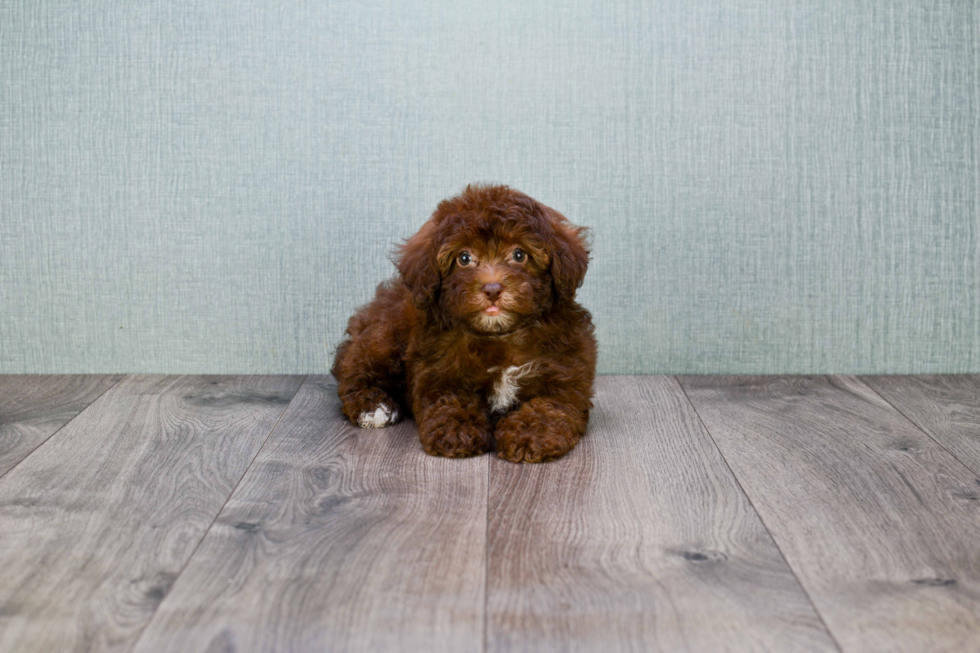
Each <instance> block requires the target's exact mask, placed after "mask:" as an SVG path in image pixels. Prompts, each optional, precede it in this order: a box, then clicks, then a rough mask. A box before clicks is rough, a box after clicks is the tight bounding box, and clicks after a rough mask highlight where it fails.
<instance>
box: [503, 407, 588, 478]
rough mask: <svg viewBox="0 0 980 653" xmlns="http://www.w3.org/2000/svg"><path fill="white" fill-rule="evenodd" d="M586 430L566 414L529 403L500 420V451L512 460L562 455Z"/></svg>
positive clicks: (543, 459) (537, 460)
mask: <svg viewBox="0 0 980 653" xmlns="http://www.w3.org/2000/svg"><path fill="white" fill-rule="evenodd" d="M582 430H584V428H583V427H581V426H579V425H578V424H577V423H575V422H574V421H573V420H570V419H569V418H568V417H567V416H566V415H565V414H559V413H553V414H551V415H548V414H547V411H540V412H538V411H536V410H534V408H532V407H531V406H529V405H527V404H525V405H524V406H522V407H521V408H519V409H517V410H515V411H514V412H512V413H510V414H508V415H507V416H505V417H504V418H503V419H501V420H500V421H499V422H497V428H496V430H495V432H494V435H495V437H496V439H497V455H498V456H499V457H501V458H503V459H504V460H509V461H510V462H512V463H543V462H546V461H549V460H554V459H556V458H561V457H562V456H564V455H565V454H566V453H568V452H569V451H571V450H572V448H574V447H575V444H576V443H577V442H578V439H579V435H580V434H581V431H582Z"/></svg>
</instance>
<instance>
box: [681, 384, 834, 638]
mask: <svg viewBox="0 0 980 653" xmlns="http://www.w3.org/2000/svg"><path fill="white" fill-rule="evenodd" d="M671 378H672V379H673V380H674V383H676V384H677V387H679V388H680V389H681V392H682V393H684V398H685V399H687V403H688V404H689V405H690V406H691V410H693V411H694V414H695V415H696V416H697V418H698V422H699V423H700V424H701V428H703V429H704V432H705V433H707V434H708V438H709V439H710V440H711V444H712V446H714V448H715V451H717V452H718V455H719V456H721V460H722V462H724V463H725V467H726V468H727V469H728V473H730V474H731V475H732V479H733V480H734V481H735V485H736V486H738V489H739V491H740V492H741V493H742V494H743V495H744V496H745V499H746V501H748V502H749V506H750V507H751V508H752V511H753V512H754V513H755V514H756V517H758V518H759V523H760V524H762V527H763V528H764V529H766V533H768V534H769V539H770V540H772V545H773V546H774V547H775V548H776V550H777V551H779V555H780V557H781V558H782V559H783V562H785V563H786V568H787V569H789V570H790V571H791V572H792V573H793V576H794V577H795V578H796V583H797V584H798V585H799V586H800V589H801V590H802V591H803V595H804V596H806V598H807V601H809V602H810V605H811V606H812V607H813V612H814V614H816V615H817V618H818V619H820V623H821V624H823V627H824V630H825V631H827V636H828V637H830V641H831V642H833V644H834V646H836V647H837V650H838V651H840V652H841V653H844V647H843V646H841V644H840V642H838V641H837V637H836V636H835V635H834V632H833V631H832V630H831V629H830V626H829V625H827V621H826V620H825V619H824V616H823V614H822V613H821V612H820V610H819V608H817V604H816V603H815V602H814V601H813V597H812V596H811V595H810V592H809V590H807V588H806V586H805V585H804V584H803V581H802V580H801V579H800V574H799V573H798V572H797V571H796V570H795V569H793V565H791V564H790V562H789V560H788V559H787V558H786V554H785V553H783V549H782V548H781V547H780V546H779V542H778V541H777V540H776V538H775V537H774V536H773V534H772V530H770V528H769V525H768V524H766V520H765V519H763V518H762V514H761V513H760V512H759V509H758V508H756V507H755V502H754V501H752V497H751V496H749V493H748V492H746V491H745V488H744V487H742V482H741V481H740V480H739V478H738V476H737V475H736V474H735V470H734V469H732V466H731V465H729V464H728V459H727V458H725V454H724V453H723V452H722V450H721V447H719V446H718V443H717V442H716V441H715V436H713V435H712V434H711V431H710V430H709V429H708V425H707V424H705V423H704V420H703V419H701V413H699V412H698V409H697V406H695V405H694V402H693V401H691V397H690V396H688V394H687V390H686V389H685V388H684V384H683V383H681V382H680V379H678V378H677V376H676V375H675V376H672V377H671Z"/></svg>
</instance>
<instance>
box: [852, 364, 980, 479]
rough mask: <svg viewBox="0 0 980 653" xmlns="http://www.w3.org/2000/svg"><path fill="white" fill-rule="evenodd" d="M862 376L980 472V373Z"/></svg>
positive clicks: (950, 450)
mask: <svg viewBox="0 0 980 653" xmlns="http://www.w3.org/2000/svg"><path fill="white" fill-rule="evenodd" d="M860 378H861V380H862V381H864V382H865V383H867V384H868V385H869V386H871V387H872V388H873V389H874V390H875V391H876V392H877V393H878V394H880V395H881V396H882V397H884V398H885V399H887V400H888V401H889V402H890V403H891V404H892V405H893V406H894V407H895V408H897V409H898V411H899V412H900V413H902V414H903V415H905V417H907V418H908V419H909V420H911V421H912V422H915V424H916V425H918V426H919V427H920V428H921V429H922V430H923V431H925V432H926V433H928V434H929V435H930V436H932V438H933V439H934V440H936V441H937V442H939V444H941V445H942V446H943V447H945V448H946V449H947V450H948V451H949V452H950V453H952V454H953V455H954V456H956V457H957V458H958V459H959V460H960V461H961V462H962V463H963V464H964V465H966V466H967V467H969V468H970V469H971V470H972V471H973V473H974V474H980V375H966V374H947V375H931V376H862V377H860Z"/></svg>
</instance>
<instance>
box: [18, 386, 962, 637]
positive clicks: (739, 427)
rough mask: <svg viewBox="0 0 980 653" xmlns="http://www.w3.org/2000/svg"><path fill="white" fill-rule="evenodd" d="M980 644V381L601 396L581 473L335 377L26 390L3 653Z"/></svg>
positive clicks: (577, 462) (610, 391)
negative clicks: (425, 420) (450, 434)
mask: <svg viewBox="0 0 980 653" xmlns="http://www.w3.org/2000/svg"><path fill="white" fill-rule="evenodd" d="M328 650H338V651H339V650H351V651H362V650H376V651H397V650H406V651H419V650H421V651H425V652H426V653H435V652H437V651H453V652H456V651H504V650H506V651H603V652H606V651H617V650H630V651H693V652H702V651H756V650H758V651H835V650H840V651H876V652H877V651H916V652H918V651H980V377H977V376H929V377H924V376H920V377H860V378H858V377H847V376H836V377H823V376H816V377H681V378H674V377H662V376H648V377H627V376H619V377H601V378H600V379H599V381H598V383H597V388H596V399H595V410H594V412H593V415H592V420H591V422H590V425H589V432H588V434H587V436H586V437H585V438H584V439H583V440H582V442H581V443H580V444H579V446H578V447H577V448H576V449H575V450H574V451H573V452H572V453H571V454H570V455H569V456H567V457H566V458H564V459H562V460H560V461H557V462H553V463H548V464H545V465H513V464H510V463H506V462H503V461H501V460H499V459H498V458H496V457H494V456H489V455H488V456H483V457H480V458H473V459H468V460H446V459H439V458H432V457H429V456H426V455H425V454H423V453H422V451H421V449H420V447H419V444H418V439H417V436H416V433H415V425H414V424H413V423H412V422H410V421H409V422H402V423H400V424H398V425H396V426H393V427H390V428H387V429H383V430H363V429H359V428H357V427H354V426H352V425H350V424H348V423H346V422H345V421H344V420H343V419H342V418H341V415H340V411H339V406H338V399H337V396H336V390H335V386H334V382H333V380H332V379H331V378H330V377H314V376H310V377H305V378H304V377H287V376H278V377H277V376H268V377H254V376H244V377H203V376H184V377H168V376H125V377H118V376H0V651H4V652H8V651H9V652H14V651H16V652H21V651H59V652H60V651H140V652H145V653H149V652H153V653H156V652H162V651H163V652H165V651H174V652H180V653H184V652H195V651H201V652H205V651H206V652H209V653H219V652H225V653H230V652H233V651H328Z"/></svg>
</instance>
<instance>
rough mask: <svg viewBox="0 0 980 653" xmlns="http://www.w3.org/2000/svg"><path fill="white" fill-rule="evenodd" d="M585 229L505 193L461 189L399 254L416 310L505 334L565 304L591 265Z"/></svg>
mask: <svg viewBox="0 0 980 653" xmlns="http://www.w3.org/2000/svg"><path fill="white" fill-rule="evenodd" d="M586 232H587V230H586V229H585V228H584V227H577V226H575V225H573V224H571V223H570V222H568V220H566V219H565V217H564V216H563V215H561V214H560V213H558V212H557V211H555V210H554V209H551V208H549V207H547V206H545V205H543V204H541V203H540V202H537V201H535V200H533V199H531V198H530V197H528V196H527V195H525V194H524V193H521V192H519V191H515V190H511V189H510V188H507V187H506V186H467V188H466V190H465V191H463V192H462V193H461V194H460V195H458V196H456V197H453V198H451V199H448V200H444V201H442V202H441V203H440V204H439V206H438V207H437V208H436V210H435V213H433V215H432V218H430V219H429V221H428V222H426V223H425V224H424V225H423V226H422V228H421V229H420V230H419V232H418V233H417V234H415V235H414V236H412V237H411V238H410V239H408V241H406V242H405V244H403V245H402V246H401V247H400V248H399V256H398V261H397V265H398V271H399V272H400V273H401V277H402V280H403V281H404V283H405V284H406V285H407V286H408V288H409V290H410V291H411V292H412V299H413V301H414V303H415V305H416V306H418V307H419V308H422V309H426V310H430V311H433V312H434V313H437V314H438V315H439V316H440V317H442V319H443V320H444V321H445V322H447V323H449V324H451V325H458V324H465V325H467V326H469V327H470V328H472V329H473V330H475V331H478V332H481V333H506V332H508V331H512V330H513V329H515V328H517V327H519V326H520V325H522V324H524V323H526V322H528V321H530V320H533V319H535V318H537V317H540V316H541V314H542V313H544V312H545V311H546V310H548V309H549V308H550V307H551V306H552V305H553V304H554V303H556V302H567V301H571V300H572V299H574V297H575V290H576V289H577V288H578V287H579V286H580V285H582V280H583V279H584V278H585V271H586V269H587V268H588V265H589V250H588V246H587V243H586V240H585V234H586Z"/></svg>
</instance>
